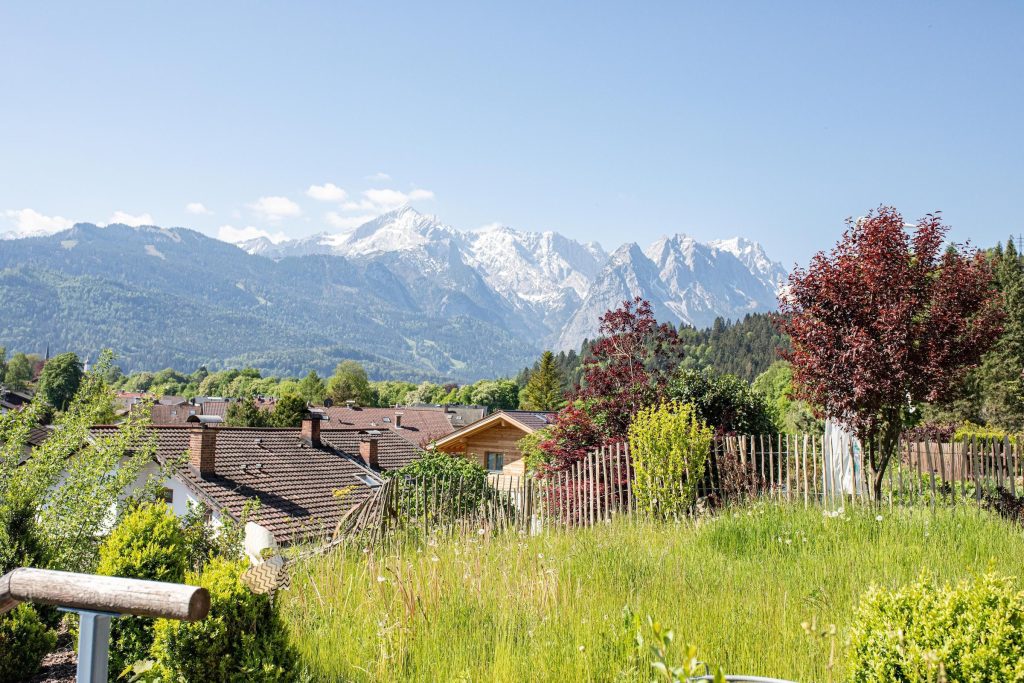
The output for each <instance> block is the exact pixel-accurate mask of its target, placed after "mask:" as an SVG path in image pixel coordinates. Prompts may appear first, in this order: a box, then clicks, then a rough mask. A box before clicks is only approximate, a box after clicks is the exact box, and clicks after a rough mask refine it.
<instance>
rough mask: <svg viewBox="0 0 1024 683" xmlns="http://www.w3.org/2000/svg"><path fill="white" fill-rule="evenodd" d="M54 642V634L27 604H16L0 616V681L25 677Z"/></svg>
mask: <svg viewBox="0 0 1024 683" xmlns="http://www.w3.org/2000/svg"><path fill="white" fill-rule="evenodd" d="M56 644H57V634H56V633H54V632H53V631H52V630H51V629H49V628H47V627H46V625H45V624H44V623H43V622H42V620H41V619H40V618H39V615H38V614H37V613H36V611H35V610H34V609H33V608H32V607H31V606H30V605H18V606H17V607H15V608H14V609H13V610H12V611H10V612H8V613H7V614H4V615H0V653H2V655H0V683H17V682H18V681H24V680H26V679H28V678H29V677H30V676H32V675H33V674H35V673H36V672H37V671H39V665H40V664H41V663H42V661H43V657H45V656H46V653H47V652H49V651H50V650H52V649H53V648H54V646H55V645H56Z"/></svg>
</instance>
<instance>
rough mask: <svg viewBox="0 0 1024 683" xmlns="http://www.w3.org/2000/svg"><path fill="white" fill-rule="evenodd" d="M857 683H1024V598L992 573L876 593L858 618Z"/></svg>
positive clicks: (861, 607) (855, 645)
mask: <svg viewBox="0 0 1024 683" xmlns="http://www.w3.org/2000/svg"><path fill="white" fill-rule="evenodd" d="M851 648H852V650H851V662H852V680H853V681H854V682H855V683H893V682H897V681H905V682H906V683H925V682H928V681H941V680H944V681H948V683H958V682H960V681H971V682H972V683H989V682H991V683H997V682H998V683H1012V682H1015V681H1016V682H1021V681H1024V592H1021V591H1019V590H1018V589H1017V587H1016V584H1015V581H1014V579H1013V578H1010V577H1005V576H999V575H996V574H994V573H989V574H986V575H984V576H981V577H978V578H976V579H974V580H969V581H962V582H960V583H959V584H956V585H954V586H937V585H936V584H935V582H934V580H933V579H932V578H931V576H930V575H929V574H928V573H927V572H926V573H924V574H922V575H921V578H920V579H919V580H918V581H917V582H916V583H912V584H910V585H908V586H904V587H902V588H898V589H896V590H887V589H882V588H877V587H874V588H871V589H870V590H868V592H867V593H866V595H865V596H864V598H863V599H862V601H861V604H860V605H859V607H858V608H857V611H856V615H855V617H854V624H853V630H852V639H851Z"/></svg>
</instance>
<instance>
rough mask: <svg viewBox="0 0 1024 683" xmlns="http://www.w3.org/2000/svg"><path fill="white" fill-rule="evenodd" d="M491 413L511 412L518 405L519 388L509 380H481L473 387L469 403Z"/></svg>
mask: <svg viewBox="0 0 1024 683" xmlns="http://www.w3.org/2000/svg"><path fill="white" fill-rule="evenodd" d="M466 403H471V404H473V405H480V406H487V407H488V408H490V409H491V411H496V410H513V409H515V408H516V407H517V406H518V405H519V387H518V386H517V385H516V383H515V381H514V380H511V379H495V380H486V379H485V380H481V381H479V382H477V383H476V384H474V385H473V391H472V393H471V394H470V397H469V401H466Z"/></svg>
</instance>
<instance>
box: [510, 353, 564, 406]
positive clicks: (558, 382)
mask: <svg viewBox="0 0 1024 683" xmlns="http://www.w3.org/2000/svg"><path fill="white" fill-rule="evenodd" d="M564 392H565V376H564V375H563V374H562V372H561V370H560V369H559V368H558V365H557V364H556V363H555V354H553V353H552V352H551V351H545V352H544V353H543V354H541V357H540V364H539V365H538V367H537V369H536V370H535V371H534V372H533V373H532V374H531V375H530V379H529V381H527V383H526V387H524V388H523V393H522V396H521V398H520V404H519V407H520V408H523V409H524V410H552V411H554V410H559V409H560V408H561V407H562V406H563V405H565V400H564V398H563V395H564Z"/></svg>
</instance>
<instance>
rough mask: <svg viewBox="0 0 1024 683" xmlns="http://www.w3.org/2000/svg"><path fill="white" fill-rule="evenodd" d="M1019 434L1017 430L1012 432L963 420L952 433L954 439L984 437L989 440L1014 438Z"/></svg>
mask: <svg viewBox="0 0 1024 683" xmlns="http://www.w3.org/2000/svg"><path fill="white" fill-rule="evenodd" d="M1018 435H1019V432H1018V433H1016V434H1012V433H1010V432H1008V431H1006V430H1003V429H999V428H998V427H986V426H984V425H979V424H975V423H973V422H964V423H962V424H960V425H959V426H957V428H956V432H955V433H954V434H953V440H954V441H962V440H964V439H971V438H974V439H985V440H991V439H996V440H999V441H1002V440H1003V438H1004V437H1007V436H1009V437H1011V438H1015V437H1017V436H1018Z"/></svg>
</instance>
